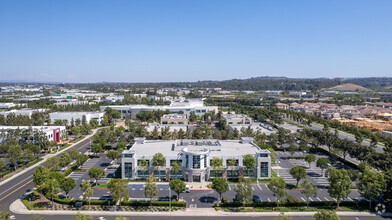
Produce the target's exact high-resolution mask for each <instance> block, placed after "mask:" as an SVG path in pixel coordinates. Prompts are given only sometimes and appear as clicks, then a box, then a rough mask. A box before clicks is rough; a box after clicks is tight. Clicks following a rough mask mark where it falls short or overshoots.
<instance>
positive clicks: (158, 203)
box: [121, 201, 186, 208]
mask: <svg viewBox="0 0 392 220" xmlns="http://www.w3.org/2000/svg"><path fill="white" fill-rule="evenodd" d="M121 205H124V206H169V201H152V202H151V203H150V202H149V201H127V202H122V203H121ZM171 206H172V207H183V208H185V207H186V202H177V201H172V202H171Z"/></svg>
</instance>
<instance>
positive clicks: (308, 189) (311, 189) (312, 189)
mask: <svg viewBox="0 0 392 220" xmlns="http://www.w3.org/2000/svg"><path fill="white" fill-rule="evenodd" d="M302 185H303V187H304V189H303V190H301V193H302V194H304V195H305V196H306V206H307V207H308V208H309V197H311V196H314V197H316V196H317V187H316V186H314V185H313V183H312V182H309V181H308V180H305V181H304V182H303V184H302Z"/></svg>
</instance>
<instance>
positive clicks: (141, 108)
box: [100, 99, 218, 119]
mask: <svg viewBox="0 0 392 220" xmlns="http://www.w3.org/2000/svg"><path fill="white" fill-rule="evenodd" d="M107 107H110V108H112V109H115V110H118V111H120V113H121V116H122V117H124V118H132V119H135V118H136V115H137V114H138V113H140V112H152V111H158V110H161V111H166V110H168V111H170V112H171V113H179V112H180V111H181V112H183V114H185V115H186V116H187V117H189V115H190V114H191V112H192V113H193V114H196V115H199V116H202V115H204V114H205V113H207V112H215V113H218V107H217V106H206V105H204V103H203V99H186V100H184V101H181V102H172V103H171V104H170V105H109V106H100V110H101V111H105V109H106V108H107Z"/></svg>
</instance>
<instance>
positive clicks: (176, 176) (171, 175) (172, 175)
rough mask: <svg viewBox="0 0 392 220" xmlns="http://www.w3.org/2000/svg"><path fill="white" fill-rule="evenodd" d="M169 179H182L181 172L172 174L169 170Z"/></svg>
mask: <svg viewBox="0 0 392 220" xmlns="http://www.w3.org/2000/svg"><path fill="white" fill-rule="evenodd" d="M170 177H171V178H176V179H182V178H183V176H182V170H179V171H177V172H174V171H173V170H170Z"/></svg>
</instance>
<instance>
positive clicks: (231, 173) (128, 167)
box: [124, 156, 269, 178]
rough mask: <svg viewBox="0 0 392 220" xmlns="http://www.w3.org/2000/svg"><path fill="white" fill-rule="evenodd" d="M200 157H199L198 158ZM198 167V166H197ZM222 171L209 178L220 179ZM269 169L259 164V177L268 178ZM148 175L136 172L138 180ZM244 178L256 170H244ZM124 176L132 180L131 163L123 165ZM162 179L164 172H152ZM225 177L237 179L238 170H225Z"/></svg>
mask: <svg viewBox="0 0 392 220" xmlns="http://www.w3.org/2000/svg"><path fill="white" fill-rule="evenodd" d="M199 157H200V156H199ZM199 165H200V164H199ZM222 173H223V171H222V170H211V171H210V177H211V178H216V177H222ZM268 173H269V167H268V162H261V163H260V177H268ZM149 175H150V172H149V170H138V171H137V177H138V178H147V177H148V176H149ZM243 175H244V176H249V177H256V169H250V170H244V171H243ZM124 176H125V178H132V163H124ZM159 176H160V177H164V176H166V171H165V170H159V172H158V170H154V177H159ZM170 176H171V177H176V178H181V177H182V170H178V171H177V172H174V171H173V170H171V171H170ZM227 177H238V170H234V169H233V170H227Z"/></svg>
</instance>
